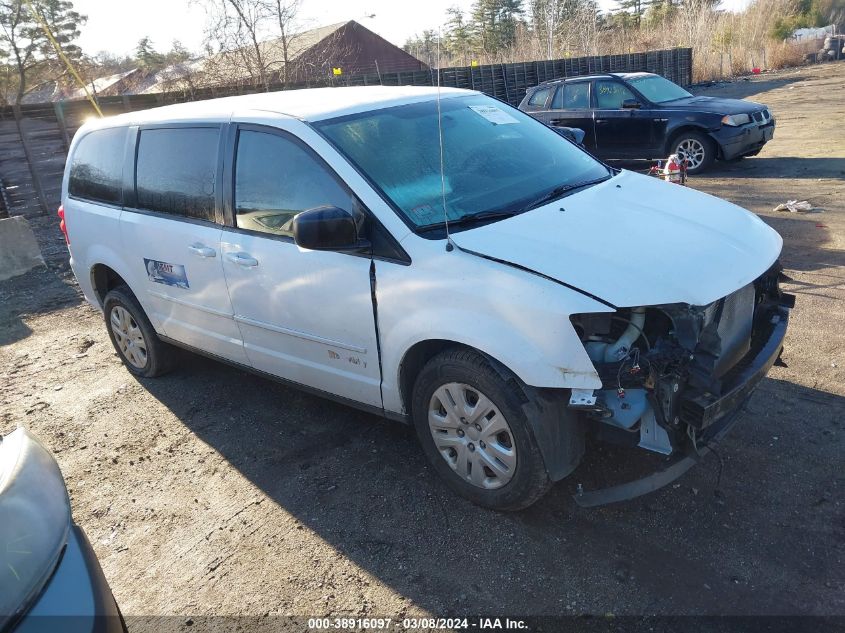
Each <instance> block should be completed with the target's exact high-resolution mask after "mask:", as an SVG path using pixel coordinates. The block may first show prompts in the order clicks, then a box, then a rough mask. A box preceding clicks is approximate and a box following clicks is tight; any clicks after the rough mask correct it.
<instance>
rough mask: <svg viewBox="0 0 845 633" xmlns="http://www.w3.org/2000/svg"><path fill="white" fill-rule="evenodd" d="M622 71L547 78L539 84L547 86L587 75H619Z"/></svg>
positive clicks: (583, 77)
mask: <svg viewBox="0 0 845 633" xmlns="http://www.w3.org/2000/svg"><path fill="white" fill-rule="evenodd" d="M619 75H620V73H587V74H586V75H574V76H572V77H558V78H557V79H547V80H546V81H541V82H540V83H538V84H537V85H538V86H546V85H548V84H555V83H560V82H562V81H569V80H570V79H586V78H587V77H618V76H619Z"/></svg>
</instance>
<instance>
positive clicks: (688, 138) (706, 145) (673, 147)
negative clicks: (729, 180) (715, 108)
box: [669, 131, 716, 175]
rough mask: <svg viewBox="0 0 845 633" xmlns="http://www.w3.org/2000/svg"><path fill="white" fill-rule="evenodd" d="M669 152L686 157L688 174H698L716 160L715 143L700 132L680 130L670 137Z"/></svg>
mask: <svg viewBox="0 0 845 633" xmlns="http://www.w3.org/2000/svg"><path fill="white" fill-rule="evenodd" d="M669 153H670V154H677V155H678V157H679V158H684V159H686V161H687V173H688V174H692V175H694V174H700V173H701V172H703V171H705V170H706V169H709V168H710V166H711V165H712V164H713V162H714V161H715V160H716V144H715V143H714V142H713V140H712V139H711V138H710V137H709V136H707V135H706V134H702V133H701V132H693V131H689V132H681V133H680V134H679V135H678V136H676V137H675V138H674V139H672V143H671V144H670V147H669Z"/></svg>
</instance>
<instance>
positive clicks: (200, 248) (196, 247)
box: [188, 242, 217, 257]
mask: <svg viewBox="0 0 845 633" xmlns="http://www.w3.org/2000/svg"><path fill="white" fill-rule="evenodd" d="M188 250H189V251H191V252H192V253H193V254H194V255H196V256H198V257H217V251H215V250H214V249H213V248H210V247H208V246H206V245H205V244H200V243H199V242H197V243H195V244H191V245H190V246H189V247H188Z"/></svg>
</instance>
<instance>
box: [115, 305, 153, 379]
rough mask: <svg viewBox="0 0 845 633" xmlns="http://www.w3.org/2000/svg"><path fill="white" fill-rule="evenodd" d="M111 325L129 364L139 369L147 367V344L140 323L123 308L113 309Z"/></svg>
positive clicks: (118, 344) (116, 307)
mask: <svg viewBox="0 0 845 633" xmlns="http://www.w3.org/2000/svg"><path fill="white" fill-rule="evenodd" d="M109 325H110V326H111V331H112V333H113V334H114V340H115V342H116V343H117V347H118V349H119V350H120V353H121V354H122V355H123V358H124V359H125V360H126V362H127V363H129V364H130V365H132V366H133V367H136V368H138V369H143V368H144V367H146V365H147V342H146V341H145V340H144V333H143V332H141V328H140V327H138V323H137V322H136V321H135V319H134V318H133V317H132V315H131V314H130V313H129V311H128V310H127V309H126V308H124V307H122V306H115V307H113V308H112V311H111V315H110V316H109Z"/></svg>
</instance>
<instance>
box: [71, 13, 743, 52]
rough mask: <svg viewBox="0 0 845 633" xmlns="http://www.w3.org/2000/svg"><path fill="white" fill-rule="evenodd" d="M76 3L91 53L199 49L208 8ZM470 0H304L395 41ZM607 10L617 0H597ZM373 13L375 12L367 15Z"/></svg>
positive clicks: (309, 24)
mask: <svg viewBox="0 0 845 633" xmlns="http://www.w3.org/2000/svg"><path fill="white" fill-rule="evenodd" d="M748 1H749V0H723V3H722V6H723V7H724V8H726V9H738V8H741V7H743V6H744V5H745V4H747V3H748ZM73 4H74V7H75V8H76V9H77V11H79V12H80V13H82V14H84V15H87V16H88V22H87V24H85V25H84V26H83V27H82V29H81V31H82V35H81V36H80V38H79V44H80V45H81V46H82V49H83V50H84V51H85V52H86V53H88V54H91V55H93V54H96V53H99V52H100V51H107V52H109V53H112V54H116V55H124V54H129V53H131V52H132V51H133V50H134V49H135V45H136V44H137V43H138V40H140V39H141V38H142V37H145V36H149V37H150V38H152V41H153V45H154V46H155V47H156V48H157V49H158V50H167V49H169V48H170V45H171V44H172V42H173V40H179V41H180V42H181V43H182V44H183V45H184V46H186V47H187V48H188V49H190V50H192V51H195V52H199V51H200V50H201V49H202V44H203V26H204V24H205V10H204V9H203V7H202V3H201V1H200V0H73ZM471 5H472V0H423V1H422V2H419V1H415V2H412V1H410V0H302V9H301V15H302V22H303V26H304V28H314V27H317V26H323V25H326V24H334V23H336V22H345V21H347V20H356V21H358V22H360V23H361V24H363V25H364V26H366V27H367V28H368V29H370V30H371V31H375V32H376V33H378V34H379V35H381V36H382V37H383V38H385V39H387V40H389V41H390V42H393V43H394V44H396V45H397V46H401V45H402V44H404V43H405V40H406V39H408V37H411V36H413V35H415V34H418V33H421V32H422V31H423V30H425V29H435V30H436V29H437V28H439V27H440V26H441V25H442V24H443V22H445V19H446V17H445V16H446V9H448V8H449V7H451V6H459V7H461V8H462V9H464V10H468V9H469V7H470V6H471ZM599 5H600V6H601V7H602V9H603V10H608V9H610V8H612V7H614V6H615V2H613V0H599ZM370 15H375V17H366V16H370Z"/></svg>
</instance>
